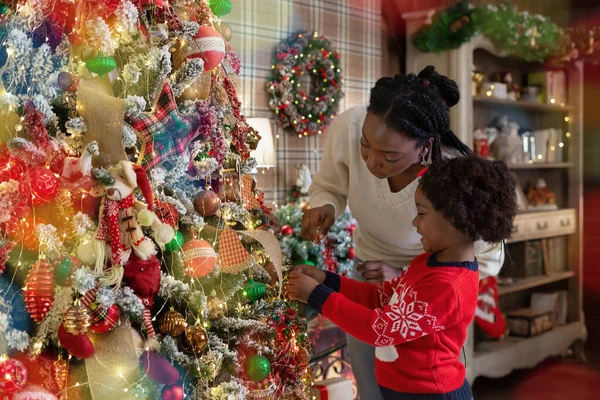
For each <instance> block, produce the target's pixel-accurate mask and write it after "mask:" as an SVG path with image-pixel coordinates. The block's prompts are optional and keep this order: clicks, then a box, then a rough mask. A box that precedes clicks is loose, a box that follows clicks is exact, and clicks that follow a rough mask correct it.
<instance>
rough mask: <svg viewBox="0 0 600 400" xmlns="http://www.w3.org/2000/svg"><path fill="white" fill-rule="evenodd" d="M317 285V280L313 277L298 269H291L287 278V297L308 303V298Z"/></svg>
mask: <svg viewBox="0 0 600 400" xmlns="http://www.w3.org/2000/svg"><path fill="white" fill-rule="evenodd" d="M318 285H319V282H317V280H316V279H315V278H312V277H310V276H308V275H304V274H303V273H302V272H300V271H298V270H293V271H292V272H291V273H290V277H289V278H288V285H287V292H288V297H289V298H290V299H292V300H298V301H300V302H302V303H308V298H309V297H310V295H311V293H312V292H313V290H314V289H315V288H316V287H317V286H318Z"/></svg>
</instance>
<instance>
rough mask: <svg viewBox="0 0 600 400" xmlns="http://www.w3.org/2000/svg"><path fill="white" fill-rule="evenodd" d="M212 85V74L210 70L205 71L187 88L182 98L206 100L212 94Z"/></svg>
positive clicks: (180, 97)
mask: <svg viewBox="0 0 600 400" xmlns="http://www.w3.org/2000/svg"><path fill="white" fill-rule="evenodd" d="M210 86H211V75H210V71H206V72H203V73H202V75H200V77H199V78H198V79H196V80H195V81H194V82H193V83H192V85H191V86H190V87H189V88H187V89H185V90H184V91H183V93H182V94H181V96H179V99H180V100H192V101H193V100H206V99H208V96H209V95H210Z"/></svg>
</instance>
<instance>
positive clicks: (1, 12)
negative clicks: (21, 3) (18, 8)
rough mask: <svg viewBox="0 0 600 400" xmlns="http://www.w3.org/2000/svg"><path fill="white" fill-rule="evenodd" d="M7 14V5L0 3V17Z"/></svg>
mask: <svg viewBox="0 0 600 400" xmlns="http://www.w3.org/2000/svg"><path fill="white" fill-rule="evenodd" d="M7 12H8V5H6V4H4V3H0V15H4V14H6V13H7Z"/></svg>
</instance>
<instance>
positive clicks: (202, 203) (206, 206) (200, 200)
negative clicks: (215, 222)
mask: <svg viewBox="0 0 600 400" xmlns="http://www.w3.org/2000/svg"><path fill="white" fill-rule="evenodd" d="M220 205H221V199H220V198H219V195H218V194H216V193H215V192H213V191H212V190H210V189H209V190H205V191H203V192H200V194H198V196H196V198H195V199H194V209H195V210H196V212H197V213H198V214H200V215H201V216H202V217H210V216H211V215H215V214H216V213H217V211H219V206H220Z"/></svg>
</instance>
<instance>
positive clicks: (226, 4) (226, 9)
mask: <svg viewBox="0 0 600 400" xmlns="http://www.w3.org/2000/svg"><path fill="white" fill-rule="evenodd" d="M208 6H209V7H210V9H211V11H212V12H213V13H214V14H215V15H216V16H217V17H219V18H220V17H222V16H223V15H227V14H229V13H230V12H231V8H232V5H231V2H230V1H229V0H209V1H208Z"/></svg>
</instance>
